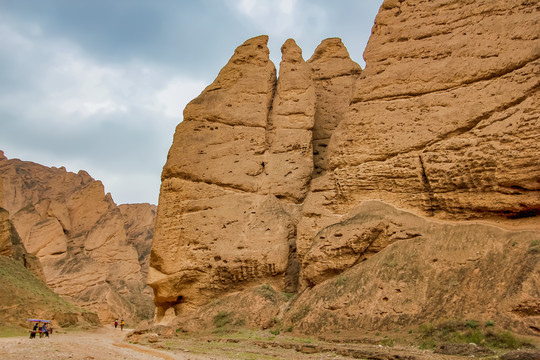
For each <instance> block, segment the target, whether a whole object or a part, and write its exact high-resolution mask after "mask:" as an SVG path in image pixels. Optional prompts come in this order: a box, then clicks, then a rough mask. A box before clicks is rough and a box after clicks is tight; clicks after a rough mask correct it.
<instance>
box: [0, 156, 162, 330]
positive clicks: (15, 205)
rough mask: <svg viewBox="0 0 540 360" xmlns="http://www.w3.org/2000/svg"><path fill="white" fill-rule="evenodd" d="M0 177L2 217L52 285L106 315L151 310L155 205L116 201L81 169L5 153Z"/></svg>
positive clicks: (130, 316)
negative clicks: (150, 267) (52, 165)
mask: <svg viewBox="0 0 540 360" xmlns="http://www.w3.org/2000/svg"><path fill="white" fill-rule="evenodd" d="M0 178H1V183H2V187H1V189H2V197H1V199H2V203H1V204H0V206H2V207H3V208H5V209H6V210H7V212H5V214H6V216H5V217H6V218H7V219H6V220H5V222H4V223H6V224H7V223H8V222H7V221H9V224H12V225H13V229H14V231H16V233H17V234H18V236H20V241H21V242H22V244H23V245H24V248H25V249H26V251H27V252H28V254H29V255H30V256H31V257H32V258H33V257H35V258H37V259H38V260H39V264H40V265H41V267H42V268H43V278H44V281H45V282H46V284H47V285H48V286H49V287H50V288H51V289H53V290H54V291H55V292H56V293H57V294H59V295H61V296H63V297H65V298H67V299H68V300H70V301H72V302H74V303H76V304H77V305H79V306H82V307H84V308H88V309H89V310H92V311H94V312H96V313H97V314H98V315H99V317H100V319H101V321H103V322H110V321H112V320H114V318H119V317H124V318H125V319H126V320H127V321H138V320H140V319H148V318H151V317H152V316H153V312H154V311H153V310H154V309H153V304H152V297H151V290H150V289H149V288H148V287H147V286H146V285H145V281H146V273H147V266H148V258H149V253H150V245H151V239H152V235H153V221H154V216H155V206H153V205H150V204H135V205H121V206H120V207H118V206H116V204H115V203H114V202H113V200H112V198H111V196H110V194H105V192H104V187H103V185H102V184H101V182H99V181H95V180H94V179H92V177H91V176H90V175H88V174H87V173H86V172H84V171H80V172H79V173H78V174H75V173H71V172H68V171H66V170H65V169H64V168H49V167H46V166H42V165H39V164H35V163H31V162H25V161H21V160H18V159H7V158H6V157H5V156H4V155H3V153H0ZM8 212H9V215H7V214H8ZM8 216H9V217H8Z"/></svg>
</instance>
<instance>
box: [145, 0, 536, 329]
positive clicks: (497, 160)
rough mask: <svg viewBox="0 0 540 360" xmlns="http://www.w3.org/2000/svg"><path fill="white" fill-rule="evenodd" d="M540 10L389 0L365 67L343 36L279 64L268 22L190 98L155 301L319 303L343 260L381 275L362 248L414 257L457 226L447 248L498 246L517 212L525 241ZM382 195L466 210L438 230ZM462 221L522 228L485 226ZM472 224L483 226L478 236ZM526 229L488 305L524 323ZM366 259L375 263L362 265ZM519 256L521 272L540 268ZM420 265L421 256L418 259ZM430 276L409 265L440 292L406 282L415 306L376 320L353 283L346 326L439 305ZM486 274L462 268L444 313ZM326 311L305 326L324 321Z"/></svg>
mask: <svg viewBox="0 0 540 360" xmlns="http://www.w3.org/2000/svg"><path fill="white" fill-rule="evenodd" d="M538 15H539V8H538V7H537V5H536V3H535V2H532V1H514V0H513V1H507V2H490V1H482V0H476V1H474V0H471V1H465V2H462V1H461V2H456V1H447V0H435V1H406V0H387V1H385V2H384V3H383V6H382V7H381V10H380V12H379V15H378V16H377V19H376V21H375V25H374V27H373V31H372V37H371V39H370V41H369V43H368V47H367V49H366V52H365V60H366V69H365V70H364V71H361V69H360V67H359V66H358V65H357V64H356V63H354V62H353V61H352V60H351V59H350V58H349V56H348V53H347V50H346V49H345V47H344V46H343V44H342V43H341V41H340V40H339V39H336V38H333V39H327V40H324V41H323V42H322V43H321V45H320V46H319V47H318V48H317V50H316V51H315V54H314V55H313V56H312V58H311V59H310V60H309V61H308V62H304V61H303V60H302V57H301V51H300V49H299V48H298V47H297V46H296V44H294V42H293V41H292V40H288V41H287V42H286V43H285V44H284V46H283V48H282V52H283V60H282V63H281V65H280V74H279V78H278V80H277V81H276V78H275V71H274V67H273V65H272V64H271V63H270V62H269V60H268V50H267V48H266V41H267V38H266V37H264V36H262V37H258V38H254V39H250V40H248V41H246V43H244V44H243V45H242V46H240V47H239V48H238V49H237V50H236V52H235V54H234V55H233V57H232V58H231V60H230V61H229V63H228V64H227V65H226V66H225V67H224V68H223V70H222V71H221V72H220V74H219V75H218V77H217V79H216V80H215V81H214V83H213V84H212V85H210V86H209V87H208V88H207V89H206V90H205V91H203V93H202V94H201V95H200V96H199V97H198V98H196V99H195V100H193V101H192V102H191V103H190V104H189V105H188V106H187V107H186V110H185V112H184V122H182V123H181V124H180V125H178V127H177V130H176V134H175V137H174V142H173V146H172V147H171V149H170V152H169V156H168V159H167V164H166V165H165V167H164V169H163V174H162V187H161V194H160V200H159V209H158V216H157V222H156V229H155V237H154V243H153V248H152V255H151V260H150V262H151V263H150V272H149V283H150V285H151V286H152V287H153V289H154V293H155V298H154V299H155V303H156V305H157V306H158V317H159V318H161V317H163V316H165V315H167V314H168V315H171V316H172V315H174V314H177V315H178V314H180V313H183V311H184V310H190V309H194V308H197V307H198V308H200V306H201V305H203V304H205V303H207V302H208V300H209V299H211V298H213V297H216V296H221V295H224V294H226V293H230V292H234V291H239V290H243V289H247V288H248V287H250V286H253V285H257V284H264V283H269V284H272V285H273V286H274V287H275V288H276V289H278V290H282V291H283V290H287V291H295V290H299V289H302V290H306V289H307V290H306V291H305V292H304V293H303V295H302V297H301V298H300V299H302V298H303V297H306V298H305V299H306V300H305V301H306V302H303V303H302V304H303V305H305V306H310V305H309V304H310V302H320V304H319V305H321V306H323V307H324V306H325V305H324V304H325V302H326V300H327V299H326V298H325V297H324V296H323V295H322V294H323V292H324V291H333V290H332V289H330V288H329V287H328V286H326V285H325V287H324V289H325V290H321V291H318V290H317V289H318V288H321V289H322V288H323V284H327V283H328V282H329V281H336V276H340V274H344V272H347V273H350V274H353V276H352V278H351V280H348V281H350V282H351V284H353V285H351V286H356V287H358V286H360V285H359V284H362V286H364V287H370V288H373V289H374V291H375V288H376V285H377V284H380V282H381V281H383V280H376V279H375V278H373V280H371V278H369V277H365V275H363V274H368V273H369V274H370V276H371V275H373V274H376V275H377V276H379V275H381V274H382V273H378V272H377V271H378V268H377V266H383V265H382V263H381V262H380V261H379V262H377V261H376V260H372V259H377V258H379V259H380V258H381V257H382V256H383V255H382V254H383V253H384V252H385V251H386V249H390V248H397V247H399V248H400V249H401V250H402V251H404V253H403V256H405V257H406V256H419V257H423V256H431V255H429V254H427V252H430V251H433V247H434V246H435V247H437V246H446V244H453V243H454V242H455V244H456V245H455V247H452V246H450V245H448V246H450V247H449V248H448V249H447V251H446V250H445V251H441V253H440V254H441V255H440V256H451V255H450V254H451V253H452V252H456V254H457V253H459V254H460V255H459V256H462V257H460V259H462V258H467V257H471V258H475V255H474V253H475V250H474V248H475V245H474V243H475V242H478V247H479V248H482V249H488V248H489V246H491V245H493V244H495V245H496V246H498V247H500V248H502V247H505V246H507V244H508V241H511V240H512V241H513V239H515V238H516V237H519V236H521V235H520V234H521V233H520V232H519V231H518V230H522V229H525V228H526V229H527V231H528V232H527V234H526V235H524V236H525V238H526V239H528V240H530V242H534V238H535V237H538V233H539V231H540V230H539V228H540V225H539V221H538V219H539V217H538V214H539V212H540V192H539V190H540V180H539V179H540V163H539V162H538V154H540V148H539V145H538V144H540V143H539V142H538V141H537V139H538V138H539V136H540V121H539V120H538V119H539V116H540V112H539V110H538V105H539V102H540V101H539V100H540V99H539V92H538V88H539V83H540V80H539V78H538V72H539V70H540V69H539V67H540V63H539V61H540V60H539V58H540V38H539V37H538V33H540V23H539V21H538V18H539V17H538ZM310 152H311V153H310ZM372 200H378V201H380V202H381V203H382V204H383V205H381V209H386V210H388V211H389V213H390V214H391V215H389V216H390V217H382V218H370V220H369V221H367V222H366V220H365V219H366V217H369V216H368V215H369V211H371V210H372V209H371V208H370V207H369V206H367V207H365V206H364V207H362V203H364V202H366V201H372ZM384 203H386V204H390V205H392V206H394V207H396V208H400V209H404V210H407V211H409V212H410V213H411V214H415V215H418V216H422V217H433V218H436V219H437V221H443V220H444V221H453V222H456V221H459V223H456V224H455V225H452V224H450V223H449V224H446V225H444V226H443V225H441V226H440V228H439V230H438V232H437V234H434V233H432V230H433V231H435V230H434V229H431V228H430V227H437V226H438V225H435V224H437V223H436V222H433V223H431V222H429V223H427V225H426V224H424V225H422V226H425V228H423V230H422V231H419V230H418V229H417V227H415V226H416V225H414V224H416V223H417V222H419V221H425V220H424V219H422V220H418V219H421V218H416V217H414V216H412V215H411V216H408V217H405V218H403V217H402V216H401V215H400V213H399V212H395V211H393V210H392V211H390V209H393V207H386V206H387V205H384ZM370 209H371V210H370ZM392 214H393V215H392ZM394 215H395V216H396V217H397V218H396V219H395V220H393V219H392V216H394ZM403 219H405V220H406V221H412V222H413V224H408V223H403V222H402V220H403ZM405 220H403V221H405ZM466 220H467V221H469V220H475V221H482V222H492V223H495V224H497V225H499V226H501V227H506V228H508V229H513V230H515V232H512V231H510V232H505V231H503V230H500V231H499V230H493V229H491V228H489V229H484V228H482V229H480V228H476V227H474V226H471V225H469V224H466V223H465V221H466ZM413 225H414V226H413ZM453 226H455V227H453ZM471 229H473V230H478V231H479V232H480V233H481V234H485V236H489V237H493V239H495V240H493V239H492V240H493V241H494V242H493V243H491V242H489V241H491V240H489V241H488V243H485V242H484V240H485V239H480V238H477V237H476V235H475V236H473V235H471V234H470V232H471V231H473V230H471ZM428 230H429V231H428ZM445 231H449V233H445ZM428 233H429V234H428ZM445 234H446V235H445ZM448 234H452V235H451V236H455V237H459V239H456V240H454V239H453V238H452V237H446V236H450V235H448ZM420 238H421V239H420ZM490 239H491V238H490ZM458 240H459V241H458ZM419 241H422V244H423V245H422V246H423V247H422V250H421V251H420V253H418V254H415V253H414V251H413V250H414V249H413V248H412V247H411V246H413V245H398V244H409V243H410V244H416V242H419ZM469 242H470V243H469ZM512 243H513V242H512ZM495 245H494V246H495ZM520 246H521V248H520V249H521V252H520V253H519V254H518V253H516V254H515V255H516V256H515V257H513V255H510V256H511V257H512V258H511V259H509V260H508V261H506V260H505V261H504V266H505V267H506V268H505V274H506V275H507V276H508V278H504V279H503V278H500V279H499V280H501V281H504V282H506V283H512V284H514V285H513V286H514V287H516V289H517V287H519V286H524V287H527V289H528V290H523V291H521V292H520V291H518V290H516V289H513V290H512V291H511V293H510V292H508V293H505V292H504V291H503V290H500V289H496V290H493V291H492V292H489V294H490V295H489V296H492V297H493V298H494V299H499V300H500V299H501V298H503V297H506V296H511V297H512V300H511V301H510V300H509V302H508V303H504V304H503V305H501V307H498V306H495V305H494V307H493V308H492V309H491V310H493V311H491V310H490V311H489V312H488V313H489V314H490V315H492V314H499V315H498V316H501V319H503V320H504V321H505V322H506V323H508V324H509V326H512V327H514V328H516V329H520V331H529V330H530V327H528V326H529V325H527V324H529V323H530V319H529V320H523V319H522V320H519V319H518V318H516V317H512V316H506V315H505V316H503V315H500V312H504V311H510V312H512V311H513V310H508V309H512V308H513V307H514V306H518V305H517V304H520V303H521V301H525V303H527V304H530V301H532V303H533V304H536V303H537V301H538V293H537V292H535V291H532V290H530V289H529V287H531V288H532V287H533V285H531V284H536V283H537V281H538V279H537V276H536V275H534V274H532V275H531V276H529V275H527V276H521V277H520V278H513V276H514V274H525V273H526V271H525V270H523V269H524V268H523V267H522V265H523V262H525V264H529V265H530V264H531V263H532V261H533V260H531V259H532V258H530V257H529V255H527V254H528V253H527V254H525V253H524V249H525V248H526V245H525V244H521V245H520ZM408 251H411V253H410V254H409V255H408V253H407V252H408ZM423 252H426V253H425V254H424V253H423ZM462 253H463V254H462ZM480 254H481V255H480V260H479V261H480V263H479V264H481V266H480V265H479V266H480V270H478V271H480V274H481V275H480V279H481V278H482V276H489V274H488V272H487V271H484V270H482V269H484V267H487V266H488V265H487V264H488V263H489V261H490V260H489V259H490V256H491V254H490V252H489V251H487V250H486V251H484V250H480ZM501 254H504V252H502V253H497V254H496V256H495V255H494V256H495V258H497V259H499V258H500V256H502V255H501ZM370 261H371V262H370ZM460 261H461V260H459V261H449V262H448V263H445V264H446V265H445V266H446V267H444V271H447V273H445V274H448V276H454V277H453V278H452V279H454V280H455V281H464V280H463V279H465V277H463V276H462V275H463V274H464V272H463V271H464V270H463V269H462V268H461V265H462V264H461V262H460ZM368 263H369V264H375V265H372V266H374V267H373V268H370V269H364V270H360V269H361V268H363V267H365V266H368V265H365V264H368ZM529 265H527V266H528V267H527V268H526V269H528V270H527V271H532V272H535V271H536V273H535V274H537V271H538V269H537V268H536V267H534V266H532V267H531V266H529ZM415 266H416V267H415V271H416V270H418V269H419V270H418V271H424V270H425V271H431V270H432V269H431V268H430V267H429V266H428V264H427V263H422V264H419V263H417V264H416V265H415ZM441 269H442V268H441ZM353 270H354V271H353ZM395 270H396V269H392V268H391V269H389V270H388V271H385V272H384V277H385V278H384V281H398V280H399V277H400V276H402V275H400V274H399V273H398V272H397V271H395ZM473 270H474V269H473ZM437 271H438V270H437ZM467 271H468V270H467ZM428 275H429V276H428ZM431 275H433V274H431V273H430V274H422V273H420V275H418V277H415V278H414V279H416V280H417V281H418V282H419V283H418V284H416V285H415V286H417V288H414V289H413V290H412V291H413V292H414V291H420V290H422V289H423V290H426V289H431V290H430V291H437V292H440V294H438V295H437V296H438V297H437V296H431V295H429V294H428V295H429V296H428V295H426V294H424V295H426V296H424V295H422V296H424V297H418V298H410V299H409V300H410V301H412V304H411V305H410V307H407V306H409V305H407V306H403V307H402V308H400V310H399V311H401V312H402V313H403V316H402V317H394V316H390V315H389V314H390V312H388V311H382V310H381V311H379V312H378V316H379V317H380V318H381V319H373V318H370V319H367V318H363V317H362V316H367V315H366V314H365V313H363V312H362V311H361V310H360V307H361V306H364V304H368V303H370V302H372V301H373V298H372V294H365V293H361V292H358V291H356V292H354V295H350V296H358V297H359V298H358V299H357V300H358V301H357V302H358V304H361V305H358V306H359V307H356V308H354V309H353V308H350V307H345V308H346V309H347V311H355V312H356V313H355V316H354V317H351V319H353V318H354V321H353V320H351V323H350V326H353V323H355V324H363V325H362V326H366V327H373V328H376V327H377V326H383V325H384V326H388V328H391V326H392V324H398V323H410V322H414V321H415V320H414V318H415V316H417V318H418V319H419V318H421V316H420V315H422V316H425V317H429V316H438V315H437V314H438V313H437V312H436V311H435V310H433V311H431V312H427V313H421V312H420V311H419V309H420V308H426V309H435V307H436V306H438V304H439V303H440V301H441V299H442V298H444V296H445V295H444V292H445V291H449V289H448V288H445V287H441V288H437V289H435V288H431V287H430V284H431V283H429V282H430V281H435V280H432V279H431V278H430V276H431ZM506 275H505V276H506ZM437 276H439V275H437ZM437 276H435V277H437ZM445 276H446V275H445ZM515 276H517V275H515ZM424 278H425V280H422V279H424ZM430 279H431V280H430ZM441 279H442V280H443V281H447V280H448V279H446V278H445V277H444V276H442V275H441ZM416 280H415V281H416ZM448 281H449V280H448ZM354 284H355V285H354ZM480 285H481V280H479V281H477V282H471V283H469V285H467V286H466V287H463V288H462V290H463V292H464V293H463V294H460V293H453V294H454V295H453V296H455V297H456V300H455V302H452V303H451V304H450V303H448V309H444V310H443V311H441V312H440V314H449V315H452V314H454V315H459V314H461V315H463V316H465V315H466V314H465V313H463V312H461V313H460V311H461V310H462V309H464V308H466V307H467V306H468V305H467V304H469V302H470V304H471V306H472V308H474V309H479V306H480V305H479V304H480V303H477V302H474V301H473V298H474V297H475V296H477V293H479V292H480V291H486V289H482V288H481V286H480ZM310 289H311V290H310ZM355 289H356V288H355ZM349 290H350V291H352V290H353V289H352V288H351V289H349ZM349 290H347V291H349ZM514 290H515V291H514ZM529 290H530V291H529ZM309 294H315V295H313V296H311V295H309ZM351 294H353V293H351ZM439 295H440V296H439ZM308 296H311V297H308ZM344 296H345V297H346V296H349V295H347V294H345V295H344ZM484 296H486V295H485V294H484V293H482V295H478V297H479V298H484ZM388 298H389V297H388ZM434 299H438V300H434ZM527 299H528V300H527ZM341 300H343V299H341ZM341 300H340V301H341ZM302 301H303V300H302ZM343 301H345V300H343ZM432 301H436V302H437V303H435V302H432ZM495 301H497V300H495ZM300 303H301V302H299V304H300ZM445 304H446V303H445ZM456 304H458V305H456ZM338 305H339V304H338ZM338 305H336V304H333V305H331V308H336V306H338ZM454 305H455V306H454ZM477 305H478V306H477ZM400 306H401V305H400ZM430 306H431V308H430ZM445 306H446V305H445ZM535 306H536V305H535ZM518 307H519V306H518ZM351 309H352V310H351ZM319 310H320V309H319ZM475 311H476V310H475ZM498 312H499V313H498ZM320 314H321V312H318V313H314V314H313V315H312V316H313V317H312V318H310V320H309V321H308V320H306V323H305V327H303V329H304V330H305V331H308V328H309V327H310V326H312V324H313V323H315V322H317V321H321V320H322V318H321V316H322V315H320ZM362 314H363V315H362ZM486 314H487V313H486ZM513 314H514V313H513ZM515 314H517V313H515ZM347 316H348V315H347V314H345V315H344V318H343V319H342V321H344V322H346V319H345V318H346V317H347ZM370 316H371V315H370ZM166 318H168V317H166ZM405 318H406V319H409V320H410V322H408V321H409V320H407V321H402V320H403V319H405ZM516 319H517V320H516ZM336 326H337V327H339V324H337V325H336ZM527 329H529V330H527Z"/></svg>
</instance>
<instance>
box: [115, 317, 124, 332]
mask: <svg viewBox="0 0 540 360" xmlns="http://www.w3.org/2000/svg"><path fill="white" fill-rule="evenodd" d="M124 325H125V323H124V319H123V318H122V320H120V330H124ZM117 327H118V319H116V320H114V328H115V329H116V328H117Z"/></svg>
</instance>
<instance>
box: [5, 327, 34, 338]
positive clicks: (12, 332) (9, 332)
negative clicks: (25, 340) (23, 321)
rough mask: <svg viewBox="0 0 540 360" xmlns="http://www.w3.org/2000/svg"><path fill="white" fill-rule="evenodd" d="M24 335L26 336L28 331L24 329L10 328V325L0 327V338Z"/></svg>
mask: <svg viewBox="0 0 540 360" xmlns="http://www.w3.org/2000/svg"><path fill="white" fill-rule="evenodd" d="M26 335H28V329H24V328H22V327H18V326H12V325H1V326H0V338H6V337H14V336H26Z"/></svg>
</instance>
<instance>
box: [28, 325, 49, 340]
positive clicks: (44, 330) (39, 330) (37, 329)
mask: <svg viewBox="0 0 540 360" xmlns="http://www.w3.org/2000/svg"><path fill="white" fill-rule="evenodd" d="M40 325H41V323H39V322H37V323H36V324H35V325H34V328H33V329H32V331H30V339H35V337H36V334H39V337H43V335H45V336H46V337H49V334H50V335H52V333H53V327H52V325H51V324H49V325H48V326H47V323H43V325H42V326H40Z"/></svg>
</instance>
